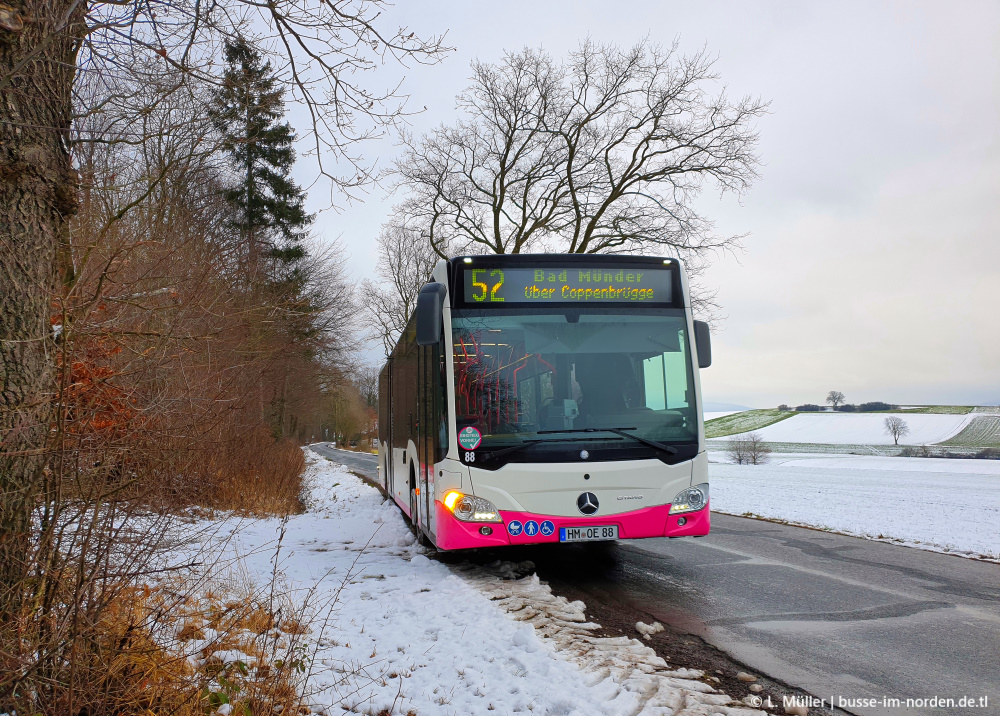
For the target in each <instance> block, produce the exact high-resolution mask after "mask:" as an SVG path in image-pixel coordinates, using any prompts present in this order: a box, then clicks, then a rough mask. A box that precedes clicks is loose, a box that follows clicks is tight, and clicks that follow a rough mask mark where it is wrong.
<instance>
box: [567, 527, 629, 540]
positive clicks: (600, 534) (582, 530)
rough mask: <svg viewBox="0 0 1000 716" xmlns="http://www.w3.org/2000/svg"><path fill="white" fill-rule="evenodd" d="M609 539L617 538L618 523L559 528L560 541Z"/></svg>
mask: <svg viewBox="0 0 1000 716" xmlns="http://www.w3.org/2000/svg"><path fill="white" fill-rule="evenodd" d="M609 539H618V525H590V526H588V527H560V528H559V541H560V542H600V541H602V540H609Z"/></svg>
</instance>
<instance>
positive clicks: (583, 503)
mask: <svg viewBox="0 0 1000 716" xmlns="http://www.w3.org/2000/svg"><path fill="white" fill-rule="evenodd" d="M600 504H601V503H599V502H598V501H597V495H595V494H594V493H593V492H584V493H583V494H582V495H580V496H579V497H577V498H576V506H577V508H578V509H579V510H580V512H582V513H583V514H585V515H592V514H594V513H595V512H597V508H598V506H599V505H600Z"/></svg>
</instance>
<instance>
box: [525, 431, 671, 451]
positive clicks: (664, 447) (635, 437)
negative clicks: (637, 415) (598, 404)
mask: <svg viewBox="0 0 1000 716" xmlns="http://www.w3.org/2000/svg"><path fill="white" fill-rule="evenodd" d="M637 429H638V428H576V429H574V430H539V431H537V433H536V434H537V435H551V434H554V433H614V434H615V435H621V436H622V437H626V438H632V439H633V440H635V441H637V442H640V443H642V444H643V445H648V446H649V447H651V448H656V449H657V450H662V451H663V452H665V453H667V454H668V455H676V454H677V448H675V447H671V446H670V445H664V444H663V443H660V442H657V441H656V440H649V439H647V438H641V437H639V436H638V435H633V434H632V433H627V432H625V431H626V430H637Z"/></svg>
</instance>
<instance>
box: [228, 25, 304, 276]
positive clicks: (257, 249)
mask: <svg viewBox="0 0 1000 716" xmlns="http://www.w3.org/2000/svg"><path fill="white" fill-rule="evenodd" d="M225 59H226V71H225V75H224V76H223V84H222V87H221V88H220V89H219V90H218V91H217V92H216V100H217V102H218V107H217V108H215V109H213V110H212V112H211V118H212V122H213V124H214V125H215V127H216V129H218V130H219V131H220V132H221V133H222V138H223V141H222V148H223V150H224V151H225V152H227V153H228V154H229V158H230V161H231V163H232V165H233V168H234V170H235V172H234V173H235V177H234V182H233V184H232V185H231V186H230V187H229V188H227V189H226V190H225V191H224V192H223V194H224V196H225V198H226V200H227V201H228V202H229V203H230V205H232V206H233V208H234V209H235V211H234V214H235V216H236V218H235V219H234V220H233V221H232V222H231V223H232V228H234V229H235V230H236V231H237V232H238V234H239V236H240V239H241V241H242V242H243V245H244V247H245V250H246V252H247V257H248V263H249V264H250V266H249V269H250V270H251V271H253V272H259V271H263V273H264V275H265V276H267V277H268V278H269V279H270V280H271V281H274V282H285V281H289V280H291V281H294V280H295V264H296V263H297V262H299V261H300V260H301V259H302V258H304V257H305V253H306V252H305V249H304V248H303V246H302V241H303V239H304V238H305V236H306V230H307V229H308V227H309V226H310V225H311V224H312V222H313V216H312V215H310V214H307V213H306V210H305V206H304V201H305V192H304V191H303V190H302V189H301V188H300V187H299V186H298V185H297V184H295V182H293V181H292V179H291V178H290V173H291V169H292V165H293V164H294V163H295V150H294V149H293V148H292V144H293V142H294V141H295V133H294V132H293V131H292V128H291V126H290V125H289V124H288V123H287V122H283V121H282V120H283V119H284V116H285V105H284V90H282V89H280V88H278V87H276V86H275V85H276V82H275V78H274V76H273V74H272V72H271V64H270V62H266V61H264V59H263V57H262V56H261V53H260V52H258V51H257V50H256V49H254V48H253V47H251V46H250V45H249V44H247V42H246V41H245V40H243V39H242V38H239V39H237V40H235V41H232V42H227V43H226V48H225ZM268 260H270V261H268ZM268 264H269V265H270V271H268V270H267V267H268Z"/></svg>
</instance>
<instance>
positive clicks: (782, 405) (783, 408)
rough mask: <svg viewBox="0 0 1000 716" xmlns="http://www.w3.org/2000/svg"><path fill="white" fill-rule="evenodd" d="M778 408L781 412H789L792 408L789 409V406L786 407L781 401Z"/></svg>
mask: <svg viewBox="0 0 1000 716" xmlns="http://www.w3.org/2000/svg"><path fill="white" fill-rule="evenodd" d="M778 410H780V411H781V412H783V413H788V412H791V410H792V409H791V408H789V407H788V406H787V405H785V404H784V403H782V404H781V405H779V406H778Z"/></svg>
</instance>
